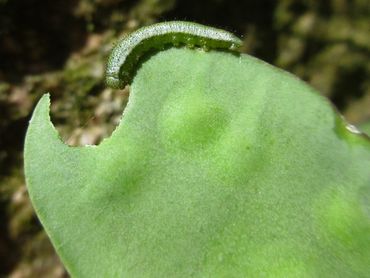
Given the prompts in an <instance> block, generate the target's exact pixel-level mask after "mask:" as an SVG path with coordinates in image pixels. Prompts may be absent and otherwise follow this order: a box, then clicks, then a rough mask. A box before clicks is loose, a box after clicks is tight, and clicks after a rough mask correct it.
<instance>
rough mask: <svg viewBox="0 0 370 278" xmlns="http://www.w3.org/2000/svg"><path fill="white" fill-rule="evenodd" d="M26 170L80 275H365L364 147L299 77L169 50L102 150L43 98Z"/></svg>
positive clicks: (369, 150) (140, 84)
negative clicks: (59, 123)
mask: <svg viewBox="0 0 370 278" xmlns="http://www.w3.org/2000/svg"><path fill="white" fill-rule="evenodd" d="M25 170H26V176H27V184H28V189H29V192H30V196H31V199H32V202H33V205H34V207H35V209H36V211H37V214H38V216H39V218H40V220H41V222H42V224H43V225H44V227H45V229H46V231H47V233H48V234H49V236H50V238H51V240H52V242H53V244H54V246H55V248H56V250H57V252H58V253H59V255H60V256H61V258H62V260H63V262H64V264H65V265H66V267H67V269H68V270H69V272H70V273H71V274H72V275H73V276H75V277H339V276H340V277H354V276H356V277H366V276H367V275H368V273H370V206H369V204H370V142H369V140H368V139H367V138H365V136H362V135H357V134H353V133H351V132H350V131H349V130H348V129H347V128H346V124H345V123H344V122H343V121H342V120H341V119H340V118H339V116H338V115H336V114H335V113H334V111H333V109H332V107H331V106H330V104H329V103H328V102H327V101H326V100H325V99H324V98H323V97H321V96H320V95H319V94H318V93H316V92H315V91H314V90H313V89H311V88H310V87H309V86H308V85H306V84H305V83H303V82H302V81H300V80H298V79H297V78H295V77H294V76H292V75H290V74H288V73H286V72H283V71H281V70H279V69H276V68H274V67H272V66H270V65H268V64H266V63H264V62H262V61H260V60H258V59H255V58H253V57H250V56H248V55H244V54H242V55H240V56H238V55H233V54H231V53H227V52H220V51H210V52H204V51H201V50H196V49H195V50H194V49H193V50H191V49H186V48H170V49H168V50H165V51H161V52H158V53H156V54H155V55H153V56H151V57H150V58H149V59H147V60H146V61H144V62H143V63H142V64H141V66H140V67H139V68H138V70H137V73H136V75H135V77H134V80H133V83H132V87H131V94H130V101H129V104H128V106H127V108H126V110H125V112H124V117H123V119H122V121H121V123H120V125H119V126H118V127H117V129H116V131H115V132H114V133H113V134H112V136H111V137H110V138H108V139H106V140H104V141H103V142H102V143H101V144H100V145H99V146H86V147H69V146H67V145H65V144H64V143H63V142H62V141H61V140H60V139H59V138H58V134H57V132H56V131H55V129H54V127H53V125H52V123H51V122H50V118H49V97H48V96H47V95H45V96H44V97H43V98H42V99H41V100H40V102H39V103H38V105H37V107H36V109H35V112H34V115H33V117H32V120H31V122H30V126H29V129H28V132H27V138H26V146H25Z"/></svg>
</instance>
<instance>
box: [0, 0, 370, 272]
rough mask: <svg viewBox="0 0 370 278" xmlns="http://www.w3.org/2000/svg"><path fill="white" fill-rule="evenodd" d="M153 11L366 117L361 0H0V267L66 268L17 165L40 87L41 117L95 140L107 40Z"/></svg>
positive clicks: (368, 31) (103, 100) (117, 102)
mask: <svg viewBox="0 0 370 278" xmlns="http://www.w3.org/2000/svg"><path fill="white" fill-rule="evenodd" d="M164 20H188V21H196V22H199V23H203V24H206V25H211V26H215V27H219V28H222V29H226V30H229V31H232V32H234V33H235V34H237V35H238V36H240V37H242V38H243V39H244V46H243V49H242V51H243V52H245V53H248V54H251V55H254V56H256V57H258V58H260V59H262V60H265V61H267V62H268V63H271V64H274V65H276V66H278V67H281V68H283V69H285V70H287V71H290V72H292V73H294V74H296V75H298V76H299V77H300V78H302V79H303V80H305V81H307V82H308V83H310V84H311V85H312V86H313V87H315V88H316V89H317V90H318V91H319V92H321V93H322V94H323V95H325V96H327V97H329V98H330V99H331V100H332V101H333V103H334V104H335V105H336V107H337V108H338V109H339V110H340V111H341V112H342V113H343V114H344V115H345V117H346V118H347V120H348V121H349V122H351V123H352V124H355V125H363V126H364V127H365V126H366V125H367V126H368V127H369V124H367V123H370V78H369V76H370V2H369V0H352V1H351V0H327V1H316V0H306V1H304V0H282V1H272V0H201V1H200V0H63V1H60V0H55V1H46V0H0V277H13V278H14V277H68V275H67V274H66V272H65V270H64V268H63V266H62V265H61V263H60V261H59V259H58V257H57V256H56V255H55V253H54V251H53V248H52V246H51V244H50V242H49V240H48V238H47V236H46V235H45V233H44V232H43V230H42V228H41V226H40V223H39V222H38V220H37V218H36V216H35V213H34V211H33V209H32V207H31V204H30V202H29V199H28V195H27V190H26V187H25V181H24V176H23V161H22V160H23V158H22V151H23V142H24V136H25V132H26V128H27V124H28V121H29V119H30V116H31V113H32V110H33V108H34V106H35V104H36V102H37V100H38V99H39V98H40V97H41V95H42V94H44V93H45V92H50V93H51V99H52V107H51V114H52V120H53V122H54V124H55V125H56V127H57V129H58V130H59V132H60V134H61V136H62V138H63V140H64V141H66V142H67V143H68V144H71V145H85V144H97V143H99V142H100V141H101V140H102V138H104V137H108V136H109V135H110V133H111V132H112V130H113V129H114V127H115V126H116V125H117V124H118V121H119V119H120V116H121V114H122V111H123V109H124V107H125V105H126V102H127V99H128V95H129V92H128V90H127V89H126V90H116V91H113V90H111V89H107V88H105V87H104V83H103V73H104V63H105V61H106V57H107V55H108V53H109V51H110V49H111V48H112V43H113V42H114V41H115V40H116V39H117V37H120V36H122V35H125V34H127V33H129V32H131V31H133V30H135V29H137V28H139V27H141V26H144V25H148V24H151V23H154V22H159V21H164Z"/></svg>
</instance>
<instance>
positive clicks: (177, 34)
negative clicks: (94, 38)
mask: <svg viewBox="0 0 370 278" xmlns="http://www.w3.org/2000/svg"><path fill="white" fill-rule="evenodd" d="M168 44H172V45H175V46H178V45H180V44H184V45H186V46H188V47H194V46H199V47H202V48H204V49H225V50H230V51H236V50H238V49H239V48H240V46H241V45H242V41H241V40H240V39H239V38H238V37H236V36H235V35H233V34H232V33H230V32H227V31H224V30H220V29H216V28H213V27H208V26H204V25H201V24H197V23H192V22H184V21H169V22H163V23H158V24H154V25H151V26H148V27H144V28H141V29H139V30H137V31H135V32H133V33H132V34H131V35H129V36H128V37H126V38H124V39H122V40H121V41H119V42H118V44H117V45H116V46H115V47H114V48H113V50H112V53H111V55H110V57H109V59H108V64H107V68H106V79H105V81H106V84H107V86H109V87H112V88H116V89H118V88H124V87H125V86H126V85H127V84H128V83H130V81H131V79H132V71H133V69H134V67H135V65H136V63H137V62H138V60H139V59H140V57H141V56H142V55H143V53H145V52H147V51H148V50H150V49H163V48H164V47H165V46H166V45H168Z"/></svg>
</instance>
